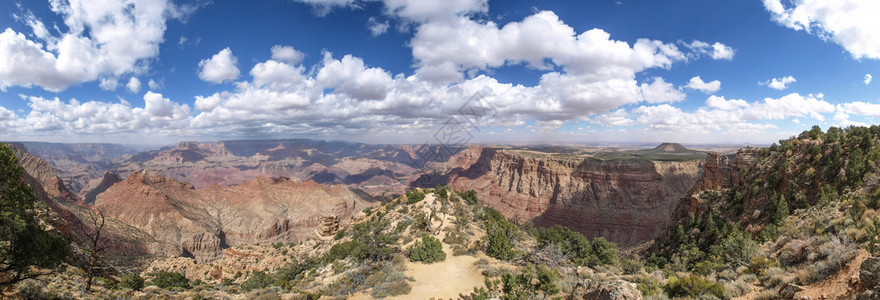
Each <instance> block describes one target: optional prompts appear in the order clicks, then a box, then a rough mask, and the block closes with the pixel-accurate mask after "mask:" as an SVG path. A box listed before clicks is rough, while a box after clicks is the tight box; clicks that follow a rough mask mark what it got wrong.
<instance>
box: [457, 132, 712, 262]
mask: <svg viewBox="0 0 880 300" xmlns="http://www.w3.org/2000/svg"><path fill="white" fill-rule="evenodd" d="M666 146H667V145H664V146H663V147H666ZM658 148H659V147H658ZM478 150H479V154H478V155H477V156H478V158H477V159H476V161H474V162H473V164H471V165H470V166H468V167H466V168H459V169H457V170H455V171H453V172H452V174H451V175H450V176H449V177H450V179H449V184H450V186H452V187H453V188H454V189H456V190H469V189H473V190H475V191H477V194H478V195H479V198H480V199H481V201H483V203H484V204H485V205H487V206H490V207H493V208H495V209H497V210H498V211H499V212H501V213H502V214H504V215H505V216H506V217H508V218H511V219H512V220H514V221H515V222H518V223H521V224H524V223H528V222H532V223H534V224H535V225H536V226H539V227H550V226H554V225H563V226H566V227H569V228H571V229H573V230H575V231H578V232H581V233H583V234H584V235H585V236H587V237H588V238H595V237H599V236H602V237H605V238H607V239H609V240H610V241H613V242H615V243H617V244H618V245H620V246H623V247H631V246H636V245H638V244H640V243H644V242H647V241H650V240H652V239H653V238H655V237H657V236H658V235H659V234H660V233H661V232H662V231H663V230H665V228H666V226H667V224H668V222H669V219H670V217H671V214H672V212H673V210H674V209H675V207H676V204H677V203H678V200H679V198H680V197H681V196H683V195H684V194H685V193H686V192H687V191H688V190H690V189H691V187H692V186H693V185H694V184H695V183H696V182H697V180H698V178H699V176H700V169H701V168H700V164H701V162H700V160H687V159H685V160H681V161H651V160H647V159H639V158H629V159H613V160H600V159H597V158H594V157H589V156H588V157H577V156H559V155H553V154H547V153H537V152H529V151H519V150H507V149H498V148H482V149H476V148H472V149H468V150H466V151H464V152H463V153H461V155H460V156H469V157H471V158H473V157H474V155H475V154H474V153H473V152H476V151H478ZM469 151H470V152H469ZM673 151H674V150H673ZM468 152H469V153H468Z"/></svg>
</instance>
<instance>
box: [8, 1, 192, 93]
mask: <svg viewBox="0 0 880 300" xmlns="http://www.w3.org/2000/svg"><path fill="white" fill-rule="evenodd" d="M50 9H51V10H52V11H53V12H54V13H56V14H57V15H58V16H60V18H61V20H62V21H63V23H64V25H66V27H67V30H66V31H60V30H59V29H57V28H58V26H55V28H56V30H54V31H50V30H48V29H47V28H46V26H45V25H44V23H43V22H42V20H40V19H38V18H36V17H35V16H34V15H33V14H32V13H31V12H30V11H27V12H26V13H25V19H26V23H27V24H28V26H29V27H30V28H31V30H32V31H33V34H34V37H36V38H37V41H34V40H30V39H28V38H27V37H26V36H25V34H23V33H21V32H16V31H14V30H13V29H11V28H6V30H4V31H3V32H2V33H0V89H5V88H6V87H10V86H23V87H31V86H39V87H42V88H43V89H46V90H49V91H55V92H58V91H62V90H64V89H66V88H67V87H68V86H70V85H73V84H78V83H82V82H89V81H94V80H98V79H101V80H102V84H101V87H102V88H105V89H110V88H112V89H115V85H113V84H112V83H110V81H111V80H116V78H118V77H120V76H122V75H124V74H128V73H141V72H144V71H146V70H147V68H148V67H149V60H150V59H152V58H154V57H156V56H158V54H159V44H161V43H162V41H163V35H164V33H165V29H166V21H167V20H168V19H169V18H182V17H185V15H186V14H187V13H188V12H191V11H192V8H185V7H181V6H177V5H174V4H173V3H170V2H168V1H165V0H159V1H148V0H108V1H85V0H70V1H50ZM56 33H57V34H56Z"/></svg>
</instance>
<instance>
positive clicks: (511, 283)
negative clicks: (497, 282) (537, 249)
mask: <svg viewBox="0 0 880 300" xmlns="http://www.w3.org/2000/svg"><path fill="white" fill-rule="evenodd" d="M557 277H559V273H558V272H557V271H555V270H553V269H550V268H548V267H546V266H543V265H542V266H539V267H537V268H535V267H532V266H527V267H526V268H524V269H523V271H522V272H520V273H519V274H510V273H507V274H503V275H501V291H502V292H503V293H504V296H503V297H501V298H502V299H532V298H533V297H534V296H536V295H538V294H543V295H544V298H545V299H546V298H547V296H552V295H555V294H557V293H559V286H558V285H557V284H556V278H557ZM486 287H487V288H489V290H494V289H495V287H494V284H492V283H491V282H490V281H489V280H486Z"/></svg>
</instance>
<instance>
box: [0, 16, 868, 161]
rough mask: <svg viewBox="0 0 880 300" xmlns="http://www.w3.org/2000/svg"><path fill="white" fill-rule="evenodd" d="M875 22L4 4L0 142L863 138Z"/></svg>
mask: <svg viewBox="0 0 880 300" xmlns="http://www.w3.org/2000/svg"><path fill="white" fill-rule="evenodd" d="M878 15H880V1H874V0H836V1H828V0H763V1H762V0H749V1H741V0H723V1H705V0H672V1H656V0H644V1H636V0H632V1H628V0H620V1H613V0H612V1H606V0H594V1H556V0H543V1H520V0H502V1H491V0H490V1H487V0H440V1H433V0H254V1H229V0H217V1H204V0H173V1H172V0H150V1H147V0H100V1H96V0H49V1H41V0H31V1H20V2H15V1H3V2H0V139H2V140H27V141H50V142H112V143H129V144H131V143H135V144H162V143H174V142H178V141H189V140H198V141H214V140H226V139H258V138H259V139H262V138H312V139H325V140H345V141H354V142H366V143H411V144H421V143H434V144H436V143H446V144H461V143H518V144H519V143H534V144H538V143H572V144H579V143H589V144H593V143H599V144H601V143H657V142H681V143H686V144H756V145H765V144H769V143H772V142H775V141H777V140H778V139H782V138H787V137H789V136H792V135H797V134H798V133H800V132H801V131H803V130H807V129H809V128H810V127H811V126H813V125H819V126H821V127H822V128H824V129H827V128H828V127H829V126H838V127H845V126H851V125H870V124H875V123H877V121H878V118H880V102H878V100H880V87H878V84H880V82H873V80H872V79H873V76H880V18H877V17H876V16H878ZM872 74H873V75H872Z"/></svg>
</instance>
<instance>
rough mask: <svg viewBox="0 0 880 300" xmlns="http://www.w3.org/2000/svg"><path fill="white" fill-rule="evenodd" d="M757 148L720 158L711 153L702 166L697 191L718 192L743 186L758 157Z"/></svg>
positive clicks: (744, 149) (716, 154)
mask: <svg viewBox="0 0 880 300" xmlns="http://www.w3.org/2000/svg"><path fill="white" fill-rule="evenodd" d="M759 152H760V150H759V149H757V148H742V149H739V150H738V151H737V152H736V153H735V154H732V155H726V156H720V157H719V156H718V153H715V152H709V154H707V155H706V159H705V160H704V162H703V165H702V176H701V177H700V180H699V182H697V184H696V186H694V188H695V189H700V190H717V189H725V188H731V187H735V186H740V185H742V180H743V174H744V171H745V170H746V168H747V167H748V166H750V165H751V164H752V163H753V162H754V161H755V158H756V157H757V156H758V154H759Z"/></svg>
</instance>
